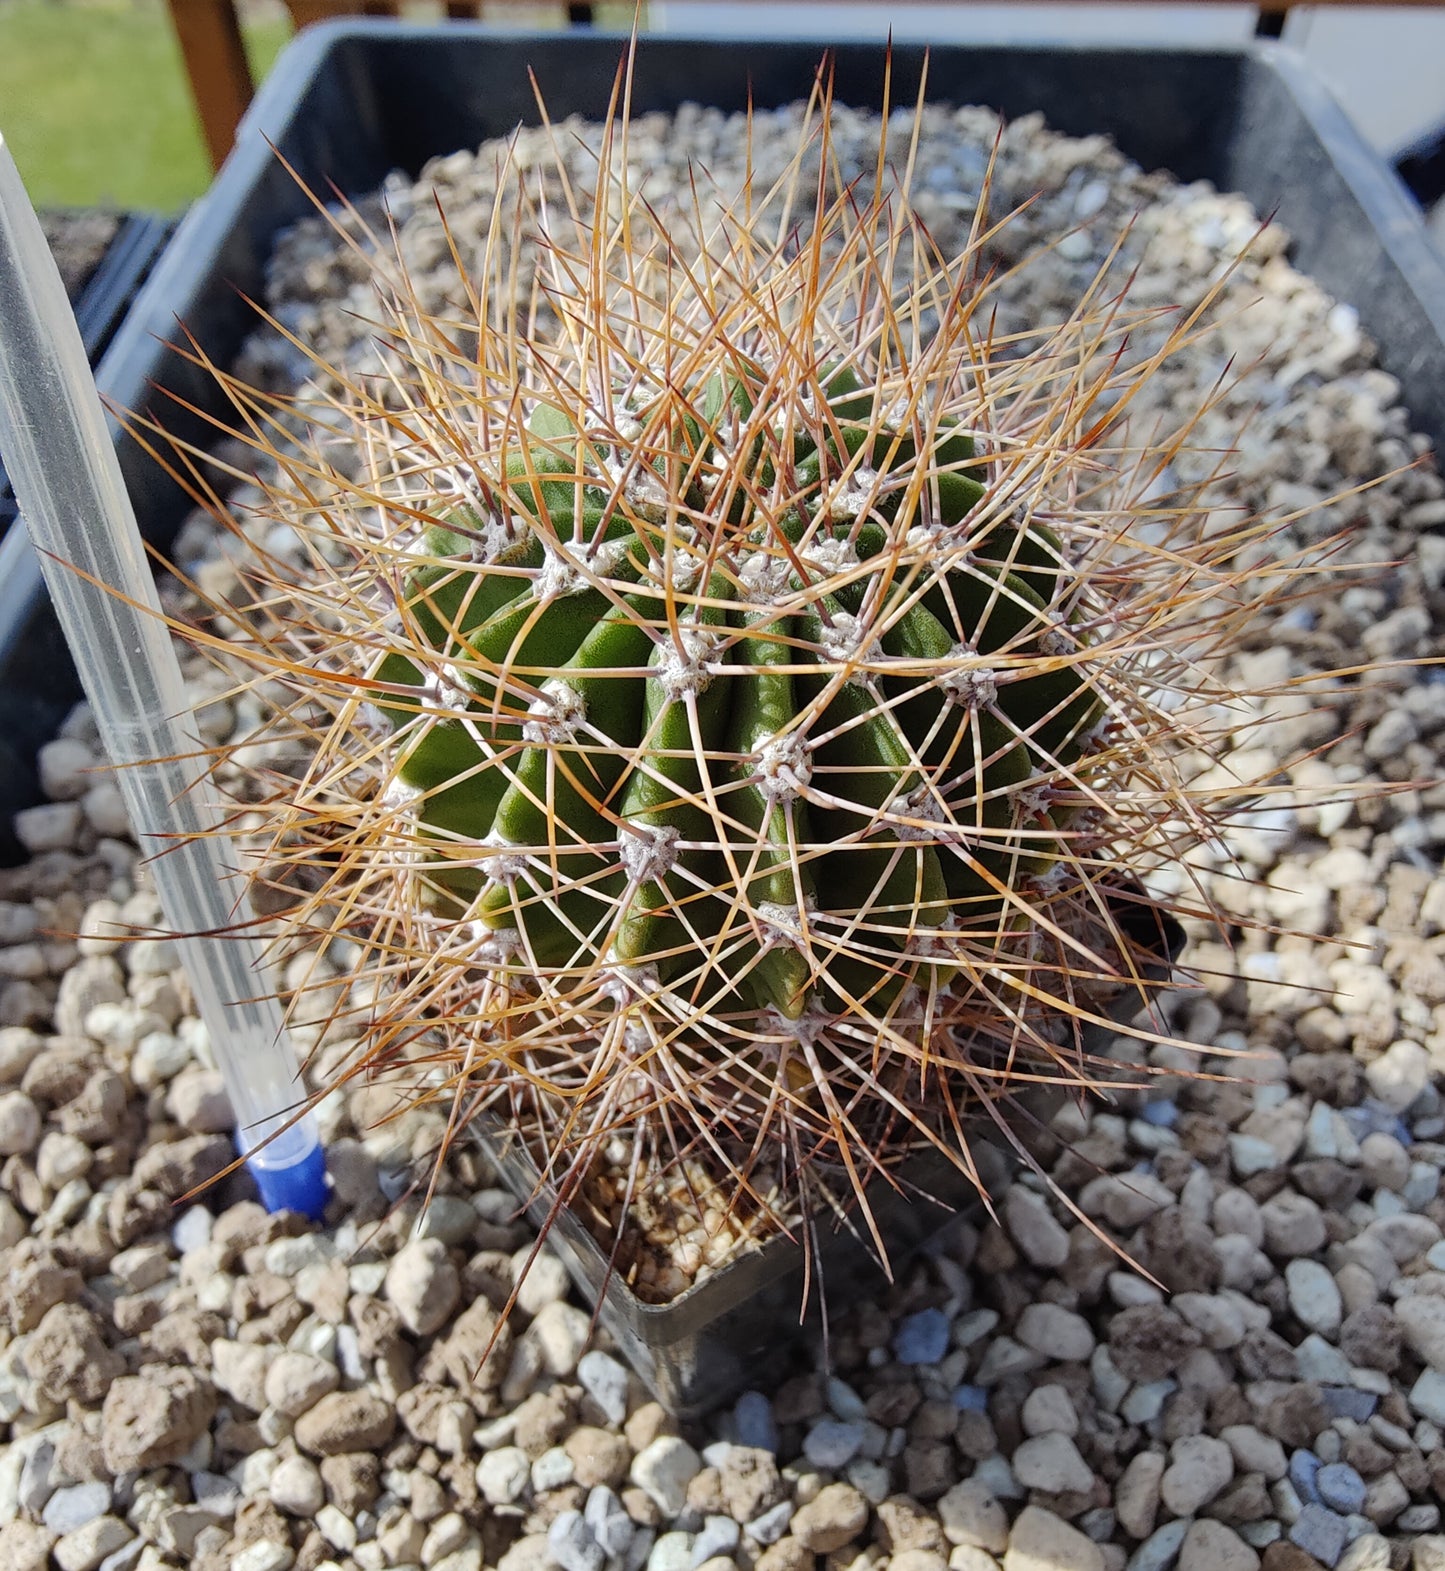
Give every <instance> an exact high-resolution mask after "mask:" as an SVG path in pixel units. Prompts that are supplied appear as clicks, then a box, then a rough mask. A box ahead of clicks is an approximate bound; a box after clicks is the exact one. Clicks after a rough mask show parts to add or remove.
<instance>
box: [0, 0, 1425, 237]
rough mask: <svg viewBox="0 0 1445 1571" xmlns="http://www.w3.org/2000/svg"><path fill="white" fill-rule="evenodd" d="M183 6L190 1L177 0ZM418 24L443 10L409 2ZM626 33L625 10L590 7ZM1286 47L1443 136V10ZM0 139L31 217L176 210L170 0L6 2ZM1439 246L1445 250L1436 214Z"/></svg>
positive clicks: (739, 30) (1073, 22) (1022, 9)
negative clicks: (23, 187)
mask: <svg viewBox="0 0 1445 1571" xmlns="http://www.w3.org/2000/svg"><path fill="white" fill-rule="evenodd" d="M181 3H182V4H185V3H187V0H181ZM404 9H405V10H406V12H407V13H408V14H411V15H415V16H417V17H418V18H422V17H429V16H430V17H435V16H438V15H439V14H440V13H441V10H442V7H441V6H440V5H439V4H437V3H426V0H417V3H416V4H409V5H407V6H405V7H404ZM643 9H644V20H645V25H646V26H648V27H650V28H653V29H657V30H667V31H685V32H705V33H713V34H746V33H748V32H758V31H766V33H767V34H768V35H769V36H772V37H781V36H788V35H791V36H809V35H813V36H826V37H829V38H843V37H877V38H880V39H881V38H883V37H884V36H885V35H886V33H887V31H888V30H889V28H890V27H891V28H892V30H893V32H894V34H895V36H898V37H903V38H929V37H932V38H936V39H939V40H940V41H942V40H959V39H967V38H970V37H979V36H992V37H999V36H1005V35H1010V36H1014V37H1033V38H1040V39H1051V40H1116V41H1139V42H1144V41H1149V42H1156V41H1166V42H1175V43H1211V42H1225V41H1233V40H1242V39H1246V38H1248V37H1250V36H1251V35H1252V34H1253V33H1254V31H1255V25H1256V16H1257V13H1256V11H1255V9H1254V8H1253V7H1251V6H1247V5H1231V4H1208V5H1147V4H1118V5H1084V4H1066V5H1047V4H1039V5H1031V4H1019V5H974V4H953V5H949V4H939V3H932V4H899V5H883V4H864V3H857V0H842V3H835V4H831V5H826V6H825V5H820V4H764V3H762V0H724V3H714V0H653V3H651V4H648V5H645V6H644V8H643ZM597 10H598V11H599V13H600V16H599V20H600V21H601V22H602V23H604V24H606V23H608V22H611V23H613V24H614V25H616V24H619V23H621V24H625V22H626V21H627V19H628V18H629V17H630V15H631V7H630V5H627V4H621V5H604V6H600V7H598V8H597ZM238 11H239V15H240V19H241V26H242V33H243V38H244V42H245V47H246V53H247V56H248V59H249V62H250V66H251V71H252V75H253V76H254V77H255V79H256V80H257V81H260V80H261V79H262V78H263V77H264V76H265V74H266V72H267V71H268V70H269V68H270V67H271V65H272V63H273V62H274V60H275V58H276V55H277V54H278V53H279V51H280V50H281V48H282V47H283V46H284V44H285V43H286V41H287V39H288V38H289V37H290V35H291V31H292V28H291V22H290V18H289V16H288V13H287V10H286V7H285V6H284V5H283V4H282V3H281V0H238ZM565 12H566V7H565V6H562V5H556V6H546V5H535V4H534V5H507V4H494V5H489V6H488V7H487V14H488V18H489V19H490V20H493V21H495V22H497V24H498V25H502V26H548V27H560V26H564V25H565ZM1283 36H1284V38H1285V40H1286V41H1287V42H1288V43H1289V44H1291V45H1293V46H1294V47H1295V48H1297V49H1298V50H1299V51H1300V52H1301V53H1302V54H1303V55H1304V56H1305V57H1306V59H1307V60H1309V61H1310V62H1311V64H1313V65H1314V66H1315V68H1316V69H1317V70H1318V71H1319V73H1320V74H1321V75H1322V76H1323V77H1324V78H1325V80H1326V81H1327V82H1328V83H1329V85H1330V87H1331V88H1332V89H1333V90H1334V92H1335V94H1336V95H1337V97H1338V98H1339V99H1340V101H1341V102H1342V103H1343V104H1344V106H1345V107H1346V109H1347V110H1348V111H1349V113H1350V114H1351V115H1352V117H1353V118H1354V120H1355V121H1356V123H1357V124H1358V126H1359V127H1360V129H1361V131H1363V132H1364V134H1365V136H1366V138H1367V139H1368V140H1369V141H1370V142H1371V143H1372V144H1373V145H1374V146H1375V147H1377V148H1378V149H1379V150H1380V151H1381V152H1382V153H1384V154H1386V155H1387V156H1393V155H1394V154H1395V153H1396V152H1397V151H1398V150H1399V149H1401V148H1403V147H1405V146H1407V145H1408V144H1410V143H1411V142H1412V141H1413V140H1415V139H1417V138H1418V137H1420V136H1421V135H1423V134H1425V133H1427V132H1429V131H1430V130H1431V129H1433V128H1435V127H1437V126H1439V125H1441V124H1442V123H1445V6H1440V7H1434V6H1414V7H1398V8H1397V7H1389V6H1383V7H1382V6H1331V7H1313V6H1300V7H1297V8H1295V9H1293V10H1291V11H1290V12H1289V14H1288V16H1287V17H1286V18H1285V19H1284V21H1283ZM0 130H3V132H4V134H5V136H6V138H7V140H8V141H9V143H10V146H11V149H12V151H13V152H14V154H15V158H16V161H17V163H18V164H19V166H20V169H21V173H22V174H23V175H24V177H25V179H26V182H27V185H28V186H29V188H30V191H31V195H32V198H33V200H34V201H35V202H36V204H37V206H40V207H44V208H96V207H100V208H108V209H132V210H133V209H143V210H149V211H153V212H160V213H172V212H176V211H178V210H179V209H181V208H182V207H184V206H185V204H186V203H187V202H189V201H190V200H191V199H193V198H194V197H196V196H197V195H199V194H200V193H201V192H202V191H203V190H204V189H205V187H206V184H207V182H208V181H209V179H210V174H211V168H210V162H209V159H208V158H207V155H206V150H205V146H204V143H203V141H202V137H201V134H200V130H199V127H198V123H197V118H196V113H195V109H194V105H193V102H192V98H191V93H190V88H189V85H188V82H187V78H186V72H185V67H184V65H183V63H182V58H181V52H180V48H179V46H178V44H177V42H176V38H175V34H174V30H173V27H172V23H171V19H170V14H169V10H168V7H167V5H166V3H165V0H0ZM1435 228H1436V233H1437V235H1438V236H1439V237H1440V238H1441V239H1442V240H1445V215H1439V214H1437V219H1436V226H1435Z"/></svg>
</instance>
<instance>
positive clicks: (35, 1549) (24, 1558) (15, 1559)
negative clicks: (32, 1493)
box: [0, 1520, 57, 1571]
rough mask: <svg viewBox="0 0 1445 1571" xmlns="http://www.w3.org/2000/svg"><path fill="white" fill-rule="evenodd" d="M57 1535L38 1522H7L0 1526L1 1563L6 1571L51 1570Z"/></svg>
mask: <svg viewBox="0 0 1445 1571" xmlns="http://www.w3.org/2000/svg"><path fill="white" fill-rule="evenodd" d="M56 1536H57V1535H56V1534H54V1533H52V1532H51V1531H50V1529H49V1528H48V1527H41V1526H40V1525H39V1523H37V1522H26V1521H23V1520H21V1521H15V1522H6V1523H5V1524H4V1526H3V1527H0V1565H3V1566H4V1567H5V1571H50V1551H51V1548H52V1547H53V1546H54V1544H55V1541H56Z"/></svg>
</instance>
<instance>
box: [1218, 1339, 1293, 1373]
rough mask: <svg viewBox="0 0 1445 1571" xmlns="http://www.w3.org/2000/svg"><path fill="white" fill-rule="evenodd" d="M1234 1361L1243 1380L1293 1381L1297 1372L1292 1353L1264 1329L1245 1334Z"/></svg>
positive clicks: (1283, 1342) (1287, 1346)
mask: <svg viewBox="0 0 1445 1571" xmlns="http://www.w3.org/2000/svg"><path fill="white" fill-rule="evenodd" d="M1234 1357H1235V1362H1236V1363H1238V1365H1239V1371H1240V1373H1241V1374H1242V1375H1243V1376H1244V1378H1245V1379H1246V1380H1293V1379H1294V1378H1295V1376H1296V1374H1297V1373H1298V1372H1299V1360H1298V1359H1297V1358H1296V1357H1295V1351H1294V1349H1293V1348H1292V1347H1291V1346H1290V1345H1289V1343H1288V1342H1286V1341H1285V1339H1284V1338H1283V1337H1282V1336H1280V1334H1279V1333H1278V1332H1277V1331H1271V1330H1270V1329H1269V1328H1268V1327H1262V1328H1260V1329H1257V1330H1254V1331H1246V1332H1245V1333H1244V1340H1243V1341H1242V1342H1240V1344H1239V1346H1238V1347H1237V1348H1236V1349H1235V1350H1234Z"/></svg>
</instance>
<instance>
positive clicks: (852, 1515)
mask: <svg viewBox="0 0 1445 1571" xmlns="http://www.w3.org/2000/svg"><path fill="white" fill-rule="evenodd" d="M867 1524H868V1502H867V1501H866V1500H865V1499H864V1498H863V1496H862V1495H860V1494H859V1493H858V1491H857V1490H856V1489H854V1488H853V1486H852V1485H851V1484H827V1485H825V1486H824V1487H823V1488H822V1489H821V1490H819V1492H818V1495H817V1497H816V1499H813V1500H810V1501H809V1502H808V1503H807V1505H805V1506H799V1508H798V1509H797V1510H796V1511H795V1512H794V1513H793V1520H792V1524H791V1526H792V1531H793V1536H794V1538H796V1539H797V1540H798V1541H799V1542H800V1543H801V1544H803V1545H804V1546H805V1547H806V1548H808V1549H810V1550H812V1552H813V1553H814V1554H818V1555H826V1554H831V1553H832V1552H833V1550H835V1549H841V1548H842V1547H843V1546H844V1544H851V1543H852V1542H853V1540H854V1539H855V1538H857V1537H858V1535H859V1534H860V1533H861V1532H862V1531H863V1529H864V1528H865V1527H866V1526H867ZM940 1531H941V1530H940Z"/></svg>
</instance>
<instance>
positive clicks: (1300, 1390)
mask: <svg viewBox="0 0 1445 1571" xmlns="http://www.w3.org/2000/svg"><path fill="white" fill-rule="evenodd" d="M1329 1423H1330V1415H1329V1413H1328V1411H1327V1410H1326V1408H1325V1404H1324V1401H1323V1399H1322V1398H1321V1396H1320V1388H1319V1387H1318V1386H1316V1385H1310V1384H1308V1383H1307V1382H1301V1383H1300V1384H1299V1385H1294V1386H1290V1387H1288V1388H1287V1389H1286V1390H1284V1391H1282V1392H1280V1393H1279V1394H1278V1395H1277V1396H1275V1397H1272V1398H1271V1399H1270V1401H1269V1402H1267V1403H1266V1404H1265V1408H1264V1411H1263V1413H1262V1414H1261V1415H1260V1427H1261V1428H1262V1429H1263V1430H1265V1432H1266V1433H1268V1434H1271V1435H1273V1436H1274V1437H1275V1439H1276V1440H1279V1441H1282V1442H1283V1443H1284V1444H1285V1445H1287V1446H1305V1447H1308V1446H1311V1445H1313V1444H1314V1438H1315V1436H1316V1435H1317V1434H1319V1432H1320V1431H1321V1430H1322V1429H1327V1428H1328V1427H1329Z"/></svg>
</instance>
